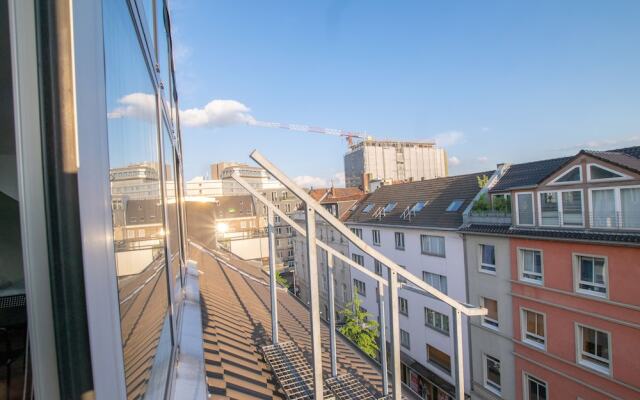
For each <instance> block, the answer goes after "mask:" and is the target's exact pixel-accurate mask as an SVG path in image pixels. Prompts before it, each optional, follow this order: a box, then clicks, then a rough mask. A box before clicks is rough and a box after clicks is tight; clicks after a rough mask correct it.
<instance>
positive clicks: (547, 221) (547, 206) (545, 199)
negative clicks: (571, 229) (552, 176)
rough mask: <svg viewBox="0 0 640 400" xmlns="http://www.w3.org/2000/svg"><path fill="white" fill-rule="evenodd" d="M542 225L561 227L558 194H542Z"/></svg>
mask: <svg viewBox="0 0 640 400" xmlns="http://www.w3.org/2000/svg"><path fill="white" fill-rule="evenodd" d="M540 211H541V215H542V217H541V218H542V225H559V224H560V218H559V212H558V193H556V192H552V193H540Z"/></svg>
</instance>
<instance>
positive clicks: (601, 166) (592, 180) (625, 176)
mask: <svg viewBox="0 0 640 400" xmlns="http://www.w3.org/2000/svg"><path fill="white" fill-rule="evenodd" d="M592 165H593V166H596V167H598V168H602V169H604V170H605V171H609V172H611V173H614V174H618V175H621V176H620V177H618V178H604V179H592V178H591V166H592ZM630 179H633V178H632V177H630V176H629V175H627V174H624V173H622V172H620V171H616V170H615V169H612V168H608V167H605V166H604V165H602V164H598V163H593V162H591V163H587V182H616V181H627V180H630Z"/></svg>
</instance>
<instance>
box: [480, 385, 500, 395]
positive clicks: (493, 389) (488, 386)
mask: <svg viewBox="0 0 640 400" xmlns="http://www.w3.org/2000/svg"><path fill="white" fill-rule="evenodd" d="M483 387H484V388H485V389H486V390H488V391H490V392H491V393H493V394H495V395H496V396H498V397H502V390H500V389H497V388H495V387H493V386H491V385H490V384H488V383H485V384H484V386H483Z"/></svg>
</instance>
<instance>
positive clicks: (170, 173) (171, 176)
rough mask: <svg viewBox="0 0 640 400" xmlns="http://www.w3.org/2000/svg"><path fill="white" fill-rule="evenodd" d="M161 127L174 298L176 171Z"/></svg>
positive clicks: (177, 266) (166, 133)
mask: <svg viewBox="0 0 640 400" xmlns="http://www.w3.org/2000/svg"><path fill="white" fill-rule="evenodd" d="M162 126H163V135H164V136H163V141H164V143H163V147H164V153H163V156H164V173H165V191H166V193H167V217H168V221H167V222H168V224H167V227H168V229H167V230H166V232H165V235H166V236H168V238H169V252H170V257H171V259H170V262H169V265H170V266H171V276H172V277H173V279H174V292H175V294H176V296H178V295H179V294H180V287H181V279H180V241H179V229H178V203H177V201H176V179H175V177H176V169H175V163H174V151H173V146H172V144H171V138H170V137H169V129H168V128H167V126H166V125H165V124H162Z"/></svg>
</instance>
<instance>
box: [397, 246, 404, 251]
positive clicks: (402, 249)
mask: <svg viewBox="0 0 640 400" xmlns="http://www.w3.org/2000/svg"><path fill="white" fill-rule="evenodd" d="M396 250H400V251H404V247H396Z"/></svg>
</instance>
